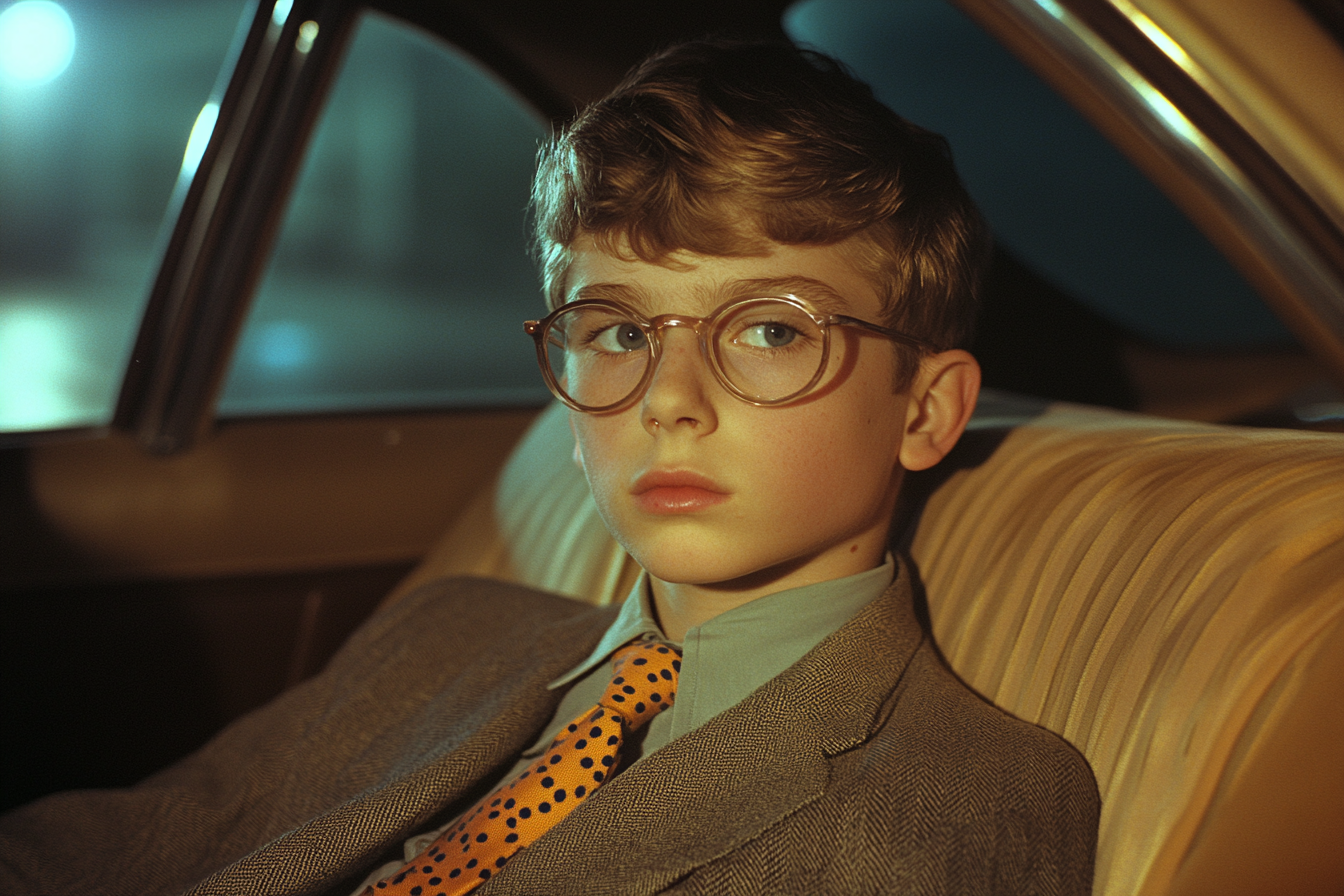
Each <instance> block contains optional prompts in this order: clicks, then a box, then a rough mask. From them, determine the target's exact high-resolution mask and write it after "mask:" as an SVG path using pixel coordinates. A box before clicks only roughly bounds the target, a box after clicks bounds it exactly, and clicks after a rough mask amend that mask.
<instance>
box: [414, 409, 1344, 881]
mask: <svg viewBox="0 0 1344 896" xmlns="http://www.w3.org/2000/svg"><path fill="white" fill-rule="evenodd" d="M982 408H984V410H982V411H981V412H980V413H978V414H977V420H976V423H975V424H974V428H973V431H972V432H970V433H968V435H967V437H966V439H965V440H963V445H962V446H960V447H959V448H958V450H957V452H956V453H954V455H953V456H952V457H951V458H949V460H948V461H947V462H945V464H944V466H943V469H942V470H941V471H939V472H936V473H935V474H932V475H925V476H924V477H923V478H922V479H917V478H915V477H912V481H911V482H910V492H911V493H913V494H917V495H922V496H923V499H924V500H925V503H924V504H923V507H922V510H921V509H920V508H918V507H916V508H915V509H914V510H913V511H907V512H909V513H910V514H911V519H912V520H913V522H910V523H909V524H908V525H907V526H906V527H905V528H904V530H903V531H904V532H905V533H906V534H905V536H904V540H905V543H907V544H908V546H909V550H910V554H911V556H912V557H913V558H914V561H915V564H916V566H917V568H918V571H919V574H920V576H921V578H922V580H923V583H924V586H925V589H926V592H927V599H928V604H929V611H930V617H931V619H932V624H933V629H934V634H935V637H936V639H937V641H938V643H939V645H940V647H941V648H942V650H943V652H944V654H945V656H946V657H947V659H948V661H949V663H950V664H951V665H952V667H953V668H954V669H955V670H956V671H957V672H958V673H959V674H960V675H961V676H962V677H963V678H964V679H966V681H967V682H969V683H970V684H971V685H972V686H973V687H975V688H976V689H977V690H978V691H980V692H981V693H982V694H984V695H985V696H987V697H988V698H989V699H991V700H993V701H994V702H995V703H997V704H999V705H1000V706H1002V707H1004V708H1005V709H1007V710H1009V711H1010V712H1013V713H1015V714H1017V715H1018V716H1020V717H1022V718H1025V719H1028V720H1030V721H1033V722H1036V723H1038V724H1041V725H1044V726H1045V727H1047V728H1050V729H1051V730H1053V731H1055V732H1058V733H1059V734H1061V735H1063V736H1064V737H1065V738H1067V739H1068V740H1069V741H1070V742H1072V743H1073V744H1074V745H1075V746H1077V747H1078V748H1079V749H1080V750H1081V751H1082V752H1083V753H1084V754H1085V755H1086V756H1087V758H1088V760H1089V761H1090V762H1091V764H1092V768H1093V770H1094V771H1095V773H1096V777H1097V782H1098V785H1099V786H1100V788H1101V795H1102V800H1103V804H1102V819H1101V839H1100V846H1099V854H1098V857H1097V877H1096V885H1095V891H1096V892H1097V893H1099V894H1131V893H1135V894H1158V893H1177V892H1179V893H1217V894H1222V896H1227V894H1236V893H1275V894H1290V893H1291V894H1307V893H1340V892H1344V436H1334V435H1315V434H1303V433H1295V432H1285V431H1277V430H1249V429H1239V428H1231V427H1214V426H1205V425H1199V424H1190V423H1178V422H1171V421H1165V420H1159V419H1154V418H1148V417H1141V416H1136V415H1128V414H1122V413H1118V412H1111V411H1104V410H1098V409H1092V408H1084V407H1078V406H1069V405H1052V406H1049V407H1044V406H1040V407H1036V408H1031V407H1022V406H1018V407H1014V406H1012V404H1011V403H1009V404H1007V405H1005V404H1003V403H1002V402H995V401H994V400H992V399H991V401H989V402H988V404H987V406H986V404H985V403H982ZM571 452H572V442H571V438H570V434H569V431H568V427H567V425H566V422H565V419H564V414H563V412H562V409H560V408H558V407H553V408H551V409H550V410H548V411H547V412H546V413H544V414H543V415H542V416H541V417H540V418H539V419H538V422H537V423H536V425H535V426H534V427H533V429H532V430H531V431H530V433H529V434H528V436H527V437H526V438H525V439H524V441H523V443H522V444H521V445H520V446H519V447H518V449H517V450H516V451H515V454H514V456H513V458H512V459H511V461H510V462H509V464H508V466H507V468H506V469H505V471H504V473H503V474H502V477H501V480H500V482H499V483H498V484H497V486H496V487H494V488H492V489H489V490H487V491H486V492H484V493H482V495H481V496H480V498H479V500H478V501H477V502H476V504H475V505H474V506H473V508H472V509H471V510H470V511H469V512H468V513H467V514H466V516H465V517H464V518H463V519H462V520H460V521H459V522H458V524H457V525H456V526H455V527H454V529H453V531H452V532H450V533H449V534H448V536H447V537H446V538H445V539H444V541H443V542H442V543H441V544H440V545H439V546H438V548H437V549H436V550H435V551H434V553H433V554H432V555H431V556H430V557H429V558H428V559H427V560H426V562H425V563H424V564H423V565H422V567H421V568H420V569H419V570H417V572H416V574H415V575H414V576H413V577H412V579H411V580H410V581H409V582H408V583H407V584H408V585H410V584H414V582H417V581H421V580H423V579H425V578H428V577H432V576H436V575H443V574H456V573H470V574H477V575H489V576H496V577H501V578H506V579H511V580H516V581H521V582H526V583H528V584H532V585H536V586H539V587H543V588H548V589H551V590H555V591H559V592H563V593H566V594H571V595H574V596H576V597H579V598H581V599H584V600H589V601H592V602H596V603H601V602H607V601H611V600H614V599H615V600H619V599H620V598H621V597H623V596H624V594H625V592H626V591H627V590H628V588H629V585H630V582H631V580H632V579H633V577H634V575H635V572H636V570H635V569H634V564H633V563H632V562H630V561H629V559H628V558H627V557H626V556H625V554H624V552H622V551H621V550H620V549H619V547H617V546H616V544H615V543H614V542H613V541H612V539H611V537H610V536H609V535H608V534H607V533H606V530H605V529H603V527H602V524H601V521H600V520H599V519H598V517H597V513H596V510H595V508H594V506H593V502H592V499H591V497H590V496H589V494H588V490H587V487H586V484H585V483H584V481H583V479H582V477H581V475H580V474H579V471H578V470H577V468H576V467H575V466H574V464H573V462H572V460H571ZM911 532H913V534H912V535H911V534H910V533H911ZM402 590H403V591H404V588H403V589H402Z"/></svg>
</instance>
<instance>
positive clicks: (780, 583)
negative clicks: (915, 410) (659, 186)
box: [565, 242, 911, 637]
mask: <svg viewBox="0 0 1344 896" xmlns="http://www.w3.org/2000/svg"><path fill="white" fill-rule="evenodd" d="M780 277H807V278H810V279H812V280H816V281H820V282H822V283H824V284H825V285H826V286H828V287H829V288H830V290H831V291H832V292H833V293H835V294H837V295H838V296H840V297H841V298H842V299H843V303H844V307H841V308H836V309H834V310H837V311H840V312H842V313H846V314H850V315H852V316H854V317H859V318H862V319H864V320H869V321H874V322H880V321H881V308H880V301H879V298H878V295H877V293H876V290H875V289H874V288H873V286H872V284H870V283H869V282H868V280H867V278H866V277H864V276H863V275H862V274H860V273H859V271H858V270H857V269H856V268H855V267H854V265H853V264H852V263H851V262H850V259H849V255H848V254H847V252H846V251H845V249H844V247H843V244H839V245H833V246H824V247H819V246H787V245H779V244H773V245H772V248H771V250H770V251H769V253H768V254H764V255H756V256H749V257H736V258H724V257H717V256H699V255H693V254H690V253H678V254H677V255H675V256H674V257H673V258H672V259H671V260H670V262H669V263H666V264H652V263H648V262H642V261H631V260H627V259H624V258H620V257H616V256H613V255H610V254H607V253H604V252H602V251H600V250H597V249H596V248H594V247H592V246H591V244H585V243H584V242H580V244H579V245H578V247H577V251H576V252H575V254H574V263H573V265H572V267H571V268H570V269H569V272H568V276H567V278H566V284H565V285H566V290H565V300H566V301H570V300H572V299H574V298H576V297H578V296H579V295H580V293H581V292H582V291H584V290H585V289H591V288H592V287H594V286H598V287H600V288H607V287H610V286H613V285H614V286H617V287H620V288H622V289H626V290H629V291H630V292H631V294H632V295H635V296H637V297H638V298H639V301H640V302H641V310H642V311H643V312H644V313H646V314H648V315H650V316H653V315H657V314H670V313H679V314H689V315H695V316H708V315H709V314H711V313H712V312H713V311H714V310H715V309H716V308H718V307H719V306H720V305H722V304H723V303H724V302H725V301H727V300H728V299H729V298H731V297H734V296H733V290H734V288H735V285H737V284H740V283H741V281H745V280H757V279H765V278H780ZM804 298H808V297H807V296H804ZM663 347H664V351H663V355H662V358H661V360H660V364H659V367H658V370H657V371H656V373H655V375H654V378H653V381H652V382H651V383H650V385H649V389H648V391H647V393H646V394H645V395H644V397H643V399H642V400H641V401H639V402H637V403H636V404H634V405H633V406H632V407H630V408H627V409H626V410H624V411H621V412H619V413H616V414H608V415H590V414H581V413H577V412H575V413H573V414H572V415H571V425H572V427H573V430H574V435H575V438H576V441H577V451H576V456H577V457H578V458H579V459H580V463H581V464H582V465H583V467H584V469H585V472H586V473H587V476H588V480H589V483H590V484H591V486H592V489H593V494H594V497H595V498H596V501H597V506H598V509H599V511H600V513H601V515H602V518H603V519H604V520H605V521H606V523H607V526H608V527H609V528H610V529H611V531H612V532H613V534H614V535H615V536H616V538H617V540H618V541H620V543H621V544H622V545H623V546H624V547H625V548H626V550H627V551H629V552H630V554H631V555H632V556H633V557H634V558H635V560H636V561H638V562H639V563H640V565H641V566H643V567H644V568H645V569H646V570H648V571H649V573H650V575H651V576H652V577H653V590H654V596H655V603H656V606H657V609H658V611H659V613H660V617H661V618H662V621H663V622H664V625H665V627H667V628H668V629H669V631H668V634H669V635H671V636H673V637H679V633H677V632H676V629H677V628H679V627H681V628H682V630H683V631H684V627H682V626H679V624H678V623H679V622H680V621H686V622H687V623H688V624H691V625H693V624H698V622H699V621H704V620H705V619H708V618H711V617H712V616H715V615H717V614H718V613H721V612H724V611H725V610H727V609H731V608H732V607H734V606H738V605H740V604H742V603H745V602H747V601H749V600H752V599H754V598H755V597H759V596H761V595H763V594H768V593H772V592H774V591H779V590H783V589H785V588H791V587H796V586H799V585H805V584H811V583H813V582H820V581H826V580H829V579H834V578H839V577H842V576H847V575H851V574H853V573H857V572H862V571H864V570H866V569H871V568H873V567H874V566H876V565H878V564H879V563H880V562H881V559H882V556H883V554H884V552H885V544H886V537H887V529H888V526H889V524H890V519H891V514H892V510H893V508H894V506H895V501H896V494H897V492H898V490H899V487H900V482H901V476H902V472H903V469H902V465H901V463H900V460H901V449H902V442H903V438H904V434H905V431H906V428H907V425H908V422H909V421H908V418H909V417H910V416H911V414H910V407H909V405H910V401H909V395H908V394H907V393H904V392H901V393H898V392H897V391H896V390H895V389H894V386H893V384H894V376H895V372H894V355H893V349H892V347H891V345H890V343H889V342H888V341H887V340H885V339H882V338H880V337H873V336H868V335H860V334H858V333H857V332H856V331H854V330H853V329H852V328H848V327H837V328H834V329H833V330H832V357H831V359H830V361H829V362H828V366H827V371H826V374H825V376H824V378H823V380H822V383H821V385H820V386H819V388H818V389H817V391H816V392H814V393H812V394H811V395H808V396H806V397H805V398H804V399H802V400H800V401H798V402H796V403H792V404H789V405H785V406H782V407H770V408H761V407H755V406H753V405H750V404H748V403H746V402H744V401H741V400H739V399H738V398H736V397H734V396H733V395H731V394H730V393H729V392H728V391H726V390H725V389H724V388H723V386H722V385H721V384H720V383H719V382H718V381H717V380H716V379H715V378H714V375H713V373H712V372H711V371H710V369H709V367H708V366H707V364H706V363H705V361H704V360H703V358H702V357H701V354H700V351H699V348H698V345H697V343H696V339H695V336H694V334H693V333H692V332H691V331H690V330H689V328H685V329H683V328H670V329H667V330H664V332H663ZM650 470H663V471H690V472H694V473H698V474H700V475H702V476H705V477H708V478H709V479H710V480H712V481H713V482H714V483H715V484H716V485H717V486H719V487H720V488H721V489H722V490H723V491H726V492H727V493H728V494H729V495H730V497H729V499H728V500H727V501H724V502H722V503H720V504H718V505H716V506H713V507H709V508H706V509H704V510H702V511H697V512H693V513H688V514H674V515H666V514H664V515H657V514H650V513H646V512H643V511H641V509H640V508H639V506H637V503H636V502H635V500H634V496H633V495H632V492H631V489H632V487H633V486H634V484H635V482H636V480H637V479H638V478H639V477H640V476H641V475H644V474H645V473H647V472H649V471H650Z"/></svg>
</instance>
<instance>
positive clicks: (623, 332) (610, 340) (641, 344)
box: [589, 321, 649, 352]
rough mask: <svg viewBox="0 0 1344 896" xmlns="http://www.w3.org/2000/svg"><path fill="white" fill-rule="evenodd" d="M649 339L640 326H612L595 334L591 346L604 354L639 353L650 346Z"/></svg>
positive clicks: (631, 324)
mask: <svg viewBox="0 0 1344 896" xmlns="http://www.w3.org/2000/svg"><path fill="white" fill-rule="evenodd" d="M648 342H649V339H648V337H647V336H645V335H644V331H643V330H641V329H640V328H639V325H638V324H633V323H630V322H628V321H627V322H624V323H618V324H612V325H610V326H607V327H603V328H602V329H601V330H598V331H597V332H596V333H594V334H593V336H592V338H591V339H590V340H589V344H590V345H592V346H593V347H594V348H596V349H597V350H598V351H603V352H638V351H643V350H644V348H646V347H647V346H648Z"/></svg>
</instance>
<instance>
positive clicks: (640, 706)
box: [635, 703, 648, 715]
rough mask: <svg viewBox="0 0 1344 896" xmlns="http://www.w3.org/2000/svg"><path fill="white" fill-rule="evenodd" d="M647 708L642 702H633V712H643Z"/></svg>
mask: <svg viewBox="0 0 1344 896" xmlns="http://www.w3.org/2000/svg"><path fill="white" fill-rule="evenodd" d="M647 708H648V707H646V706H645V705H644V704H643V703H636V704H635V714H636V715H638V714H639V713H642V712H643V711H644V710H645V709H647Z"/></svg>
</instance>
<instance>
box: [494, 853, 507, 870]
mask: <svg viewBox="0 0 1344 896" xmlns="http://www.w3.org/2000/svg"><path fill="white" fill-rule="evenodd" d="M508 860H509V857H508V856H500V857H499V858H497V859H495V867H496V868H503V867H504V863H505V862H507V861H508Z"/></svg>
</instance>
